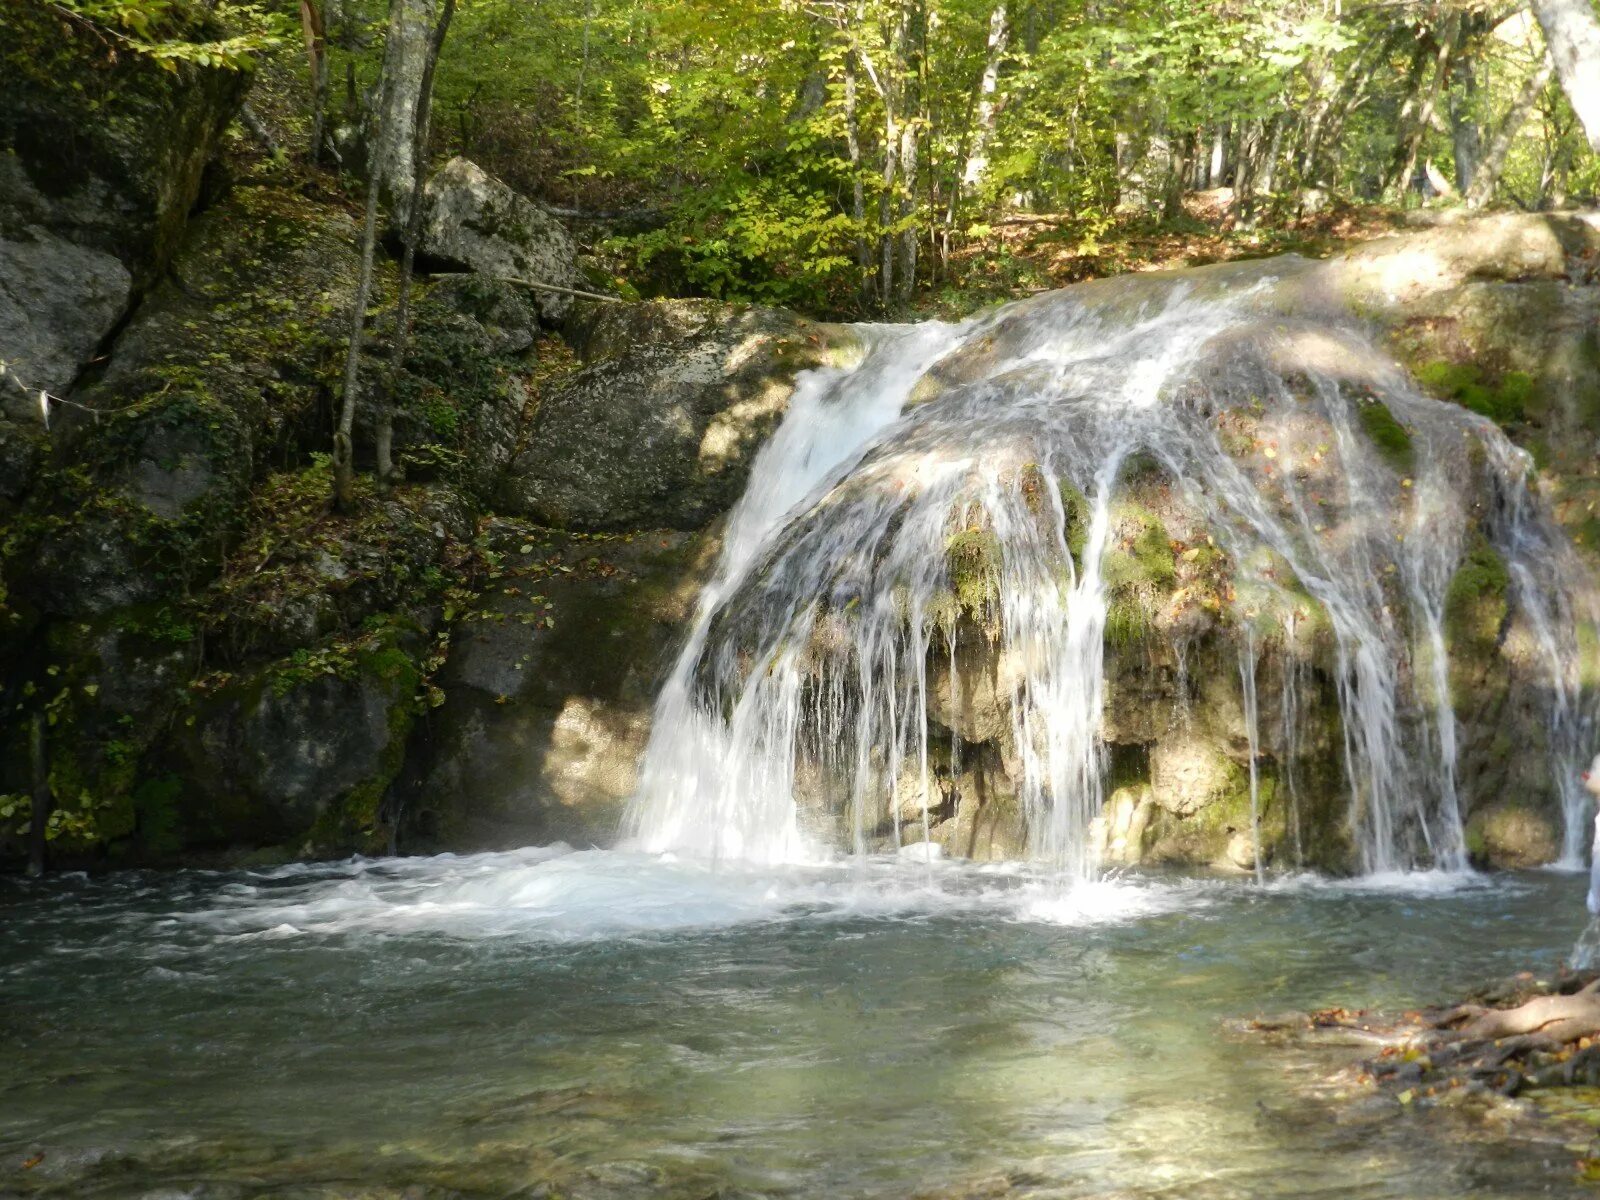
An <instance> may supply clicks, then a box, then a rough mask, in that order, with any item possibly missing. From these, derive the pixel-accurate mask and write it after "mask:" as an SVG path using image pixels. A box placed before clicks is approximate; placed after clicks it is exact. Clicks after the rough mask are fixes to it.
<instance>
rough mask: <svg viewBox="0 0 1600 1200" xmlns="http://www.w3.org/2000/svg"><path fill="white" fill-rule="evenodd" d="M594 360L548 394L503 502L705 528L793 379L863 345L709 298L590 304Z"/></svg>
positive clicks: (622, 523) (592, 517)
mask: <svg viewBox="0 0 1600 1200" xmlns="http://www.w3.org/2000/svg"><path fill="white" fill-rule="evenodd" d="M573 325H574V331H573V333H572V334H571V337H572V339H573V341H574V343H575V344H576V346H577V348H578V350H579V352H580V354H581V355H582V356H583V359H584V361H585V362H587V363H588V364H589V366H588V367H587V368H586V369H585V370H583V371H581V372H580V373H578V374H577V375H575V376H573V377H572V378H571V379H570V380H568V381H567V382H566V383H565V384H563V385H562V386H561V387H559V388H557V389H555V390H553V391H551V392H550V393H549V394H547V395H546V396H545V397H544V398H543V399H542V400H541V402H540V404H539V409H538V411H537V413H536V414H535V415H534V418H533V420H532V421H531V422H530V424H529V426H528V430H527V436H526V437H525V439H524V443H523V444H524V449H523V451H522V453H521V454H519V455H518V457H517V458H516V460H515V461H514V462H513V463H512V464H511V468H510V471H509V472H508V474H507V477H506V481H505V483H504V484H503V485H502V487H501V490H500V497H499V499H500V505H501V508H502V510H503V511H506V512H511V513H518V514H523V515H526V516H528V517H531V518H532V519H533V520H536V521H539V522H541V523H543V524H547V525H554V526H558V527H561V528H568V529H583V530H620V529H636V528H649V527H652V526H665V527H668V528H672V529H685V530H689V529H699V528H702V527H703V526H704V525H705V524H706V523H707V522H708V521H710V520H711V519H713V518H714V517H716V516H717V515H718V514H720V513H723V512H726V511H727V510H728V509H729V508H730V507H731V506H732V505H733V503H734V502H735V501H736V500H737V499H738V498H739V496H740V495H741V494H742V492H743V491H744V485H745V482H746V480H747V479H748V477H749V471H750V463H751V460H752V459H753V458H754V457H755V454H756V451H757V450H759V449H760V447H761V445H762V443H763V442H764V441H765V440H766V438H767V437H768V436H769V435H770V434H771V433H772V431H773V430H774V429H775V428H777V424H778V421H779V420H780V419H781V418H782V416H783V413H784V411H785V410H786V408H787V407H788V403H789V397H790V396H791V395H792V394H793V391H794V379H795V376H796V375H797V374H798V373H799V372H800V371H802V370H804V369H806V368H809V367H816V366H822V365H825V364H827V363H829V362H831V361H834V360H835V359H836V358H837V357H838V356H840V355H842V354H848V353H850V352H851V349H852V348H853V341H852V339H851V338H850V336H849V335H848V334H847V333H846V332H844V331H842V330H840V329H839V328H838V327H833V326H825V325H817V324H815V323H813V322H810V321H806V320H803V319H801V318H799V317H795V316H794V315H792V314H790V313H786V312H782V311H780V310H777V309H763V308H747V307H741V306H736V305H727V304H720V303H716V302H714V301H709V300H670V301H655V302H652V303H649V304H628V305H621V304H619V305H605V306H594V305H591V306H588V307H587V308H586V309H584V310H582V311H581V312H580V314H579V315H578V317H576V318H575V319H574V321H573Z"/></svg>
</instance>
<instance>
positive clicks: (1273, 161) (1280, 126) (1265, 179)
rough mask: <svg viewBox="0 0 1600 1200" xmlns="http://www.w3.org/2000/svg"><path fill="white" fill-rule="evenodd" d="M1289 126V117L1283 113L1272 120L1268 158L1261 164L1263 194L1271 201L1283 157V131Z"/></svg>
mask: <svg viewBox="0 0 1600 1200" xmlns="http://www.w3.org/2000/svg"><path fill="white" fill-rule="evenodd" d="M1288 124H1289V119H1288V117H1287V116H1286V115H1285V114H1283V113H1281V112H1280V113H1279V114H1278V115H1277V116H1275V117H1273V118H1272V137H1271V139H1270V140H1269V141H1268V143H1267V153H1266V157H1265V158H1264V159H1263V160H1262V163H1261V180H1260V184H1259V190H1260V192H1261V194H1262V195H1263V196H1266V197H1267V198H1268V199H1269V200H1270V199H1271V196H1272V191H1273V188H1274V187H1276V186H1277V182H1278V160H1279V159H1280V158H1281V157H1282V156H1283V131H1284V128H1285V126H1287V125H1288Z"/></svg>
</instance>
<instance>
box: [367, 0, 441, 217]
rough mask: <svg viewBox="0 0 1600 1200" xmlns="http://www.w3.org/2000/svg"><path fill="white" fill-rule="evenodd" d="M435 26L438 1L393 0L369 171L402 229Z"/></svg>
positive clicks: (390, 4)
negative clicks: (412, 149)
mask: <svg viewBox="0 0 1600 1200" xmlns="http://www.w3.org/2000/svg"><path fill="white" fill-rule="evenodd" d="M436 24H437V22H436V19H435V0H389V28H388V32H387V33H386V34H385V36H384V42H383V75H382V80H381V86H380V88H379V91H378V104H377V108H378V114H377V116H378V120H377V124H376V125H375V126H374V127H373V136H372V137H371V139H370V140H369V142H368V147H369V149H368V154H367V170H368V171H369V173H370V174H371V175H372V176H373V177H374V178H375V179H377V180H378V199H379V200H380V201H381V202H382V203H383V205H384V206H385V207H386V208H388V210H389V212H390V213H391V214H392V215H393V217H394V220H395V223H396V224H398V225H399V226H401V227H402V228H404V226H405V224H406V221H407V217H408V216H409V214H408V213H407V212H406V205H407V204H408V203H409V201H410V198H411V184H412V178H411V177H412V159H411V144H412V142H413V141H414V139H415V136H416V129H415V122H416V116H417V112H418V105H417V98H418V95H419V93H420V92H421V90H422V76H423V73H424V71H425V70H426V67H427V59H428V52H427V47H428V44H429V41H430V39H431V38H432V36H433V30H434V27H435V25H436Z"/></svg>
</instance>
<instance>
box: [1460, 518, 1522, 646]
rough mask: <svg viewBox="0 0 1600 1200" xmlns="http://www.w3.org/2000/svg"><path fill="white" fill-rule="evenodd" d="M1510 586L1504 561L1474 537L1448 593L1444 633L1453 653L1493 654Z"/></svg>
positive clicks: (1481, 538) (1502, 621) (1482, 540)
mask: <svg viewBox="0 0 1600 1200" xmlns="http://www.w3.org/2000/svg"><path fill="white" fill-rule="evenodd" d="M1510 587H1511V574H1510V572H1509V571H1508V570H1507V568H1506V564H1505V560H1504V559H1502V558H1501V557H1500V555H1499V554H1498V553H1496V552H1495V549H1494V547H1492V546H1490V545H1489V543H1488V542H1487V541H1486V540H1485V539H1484V538H1483V537H1482V536H1481V535H1480V536H1478V537H1476V538H1474V540H1473V541H1472V543H1471V544H1470V545H1469V546H1468V548H1467V552H1466V554H1465V555H1464V556H1463V558H1462V560H1461V564H1460V565H1459V566H1458V567H1457V568H1456V573H1455V575H1454V577H1452V579H1451V580H1450V587H1449V590H1448V591H1447V592H1446V593H1445V606H1444V622H1445V633H1446V635H1447V636H1448V638H1449V641H1450V648H1451V650H1452V652H1454V653H1463V654H1467V653H1470V654H1477V655H1484V654H1488V653H1492V652H1493V650H1494V647H1495V645H1496V644H1497V643H1498V641H1499V639H1500V635H1501V630H1502V627H1503V626H1504V624H1505V619H1506V614H1507V611H1508V608H1509V599H1508V595H1507V593H1508V592H1509V590H1510Z"/></svg>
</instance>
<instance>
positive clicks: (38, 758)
mask: <svg viewBox="0 0 1600 1200" xmlns="http://www.w3.org/2000/svg"><path fill="white" fill-rule="evenodd" d="M44 736H45V734H44V714H43V713H37V712H36V713H34V714H33V722H32V724H30V725H29V727H28V765H29V768H30V769H31V772H32V776H33V792H32V797H31V799H32V810H31V812H30V813H29V817H28V874H29V875H34V876H38V875H43V874H44V868H45V841H46V838H47V836H48V834H49V832H50V810H51V808H52V807H54V797H53V796H52V795H51V792H50V764H49V761H48V759H47V757H46V755H45V744H44Z"/></svg>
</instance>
